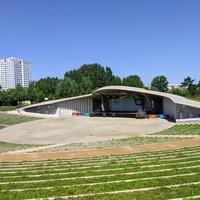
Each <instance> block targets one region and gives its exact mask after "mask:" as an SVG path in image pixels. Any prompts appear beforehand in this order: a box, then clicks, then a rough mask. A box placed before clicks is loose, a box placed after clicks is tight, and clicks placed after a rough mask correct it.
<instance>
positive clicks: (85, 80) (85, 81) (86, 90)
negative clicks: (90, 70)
mask: <svg viewBox="0 0 200 200" xmlns="http://www.w3.org/2000/svg"><path fill="white" fill-rule="evenodd" d="M92 86H93V83H92V81H91V80H90V78H89V77H82V80H81V82H80V84H79V88H80V90H79V91H80V94H90V93H91V92H92Z"/></svg>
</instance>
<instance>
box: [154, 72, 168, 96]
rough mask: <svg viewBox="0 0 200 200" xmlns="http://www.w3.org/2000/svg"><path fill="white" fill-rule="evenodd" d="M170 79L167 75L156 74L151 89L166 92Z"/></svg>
mask: <svg viewBox="0 0 200 200" xmlns="http://www.w3.org/2000/svg"><path fill="white" fill-rule="evenodd" d="M167 85H168V80H167V78H166V77H165V76H156V77H155V78H153V80H152V82H151V89H152V90H156V91H160V92H166V91H167Z"/></svg>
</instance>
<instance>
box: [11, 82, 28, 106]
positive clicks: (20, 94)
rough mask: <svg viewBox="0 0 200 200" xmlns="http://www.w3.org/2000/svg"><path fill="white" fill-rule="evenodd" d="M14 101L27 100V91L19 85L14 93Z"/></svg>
mask: <svg viewBox="0 0 200 200" xmlns="http://www.w3.org/2000/svg"><path fill="white" fill-rule="evenodd" d="M12 99H13V100H14V101H18V102H20V101H25V100H26V90H25V88H23V87H22V86H21V85H20V84H19V83H18V84H17V85H16V87H15V89H14V91H13V94H12ZM18 104H19V103H18Z"/></svg>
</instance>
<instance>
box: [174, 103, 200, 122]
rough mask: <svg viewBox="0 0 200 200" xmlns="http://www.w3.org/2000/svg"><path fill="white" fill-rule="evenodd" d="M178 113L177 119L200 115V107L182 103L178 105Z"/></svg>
mask: <svg viewBox="0 0 200 200" xmlns="http://www.w3.org/2000/svg"><path fill="white" fill-rule="evenodd" d="M176 113H177V119H187V118H199V117H200V109H198V108H194V107H190V106H185V105H180V104H177V105H176Z"/></svg>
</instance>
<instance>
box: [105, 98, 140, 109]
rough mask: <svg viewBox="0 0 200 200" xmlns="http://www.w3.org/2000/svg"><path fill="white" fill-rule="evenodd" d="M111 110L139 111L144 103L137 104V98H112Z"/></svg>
mask: <svg viewBox="0 0 200 200" xmlns="http://www.w3.org/2000/svg"><path fill="white" fill-rule="evenodd" d="M109 104H110V109H111V111H138V110H140V109H142V105H136V104H135V99H110V102H109Z"/></svg>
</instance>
